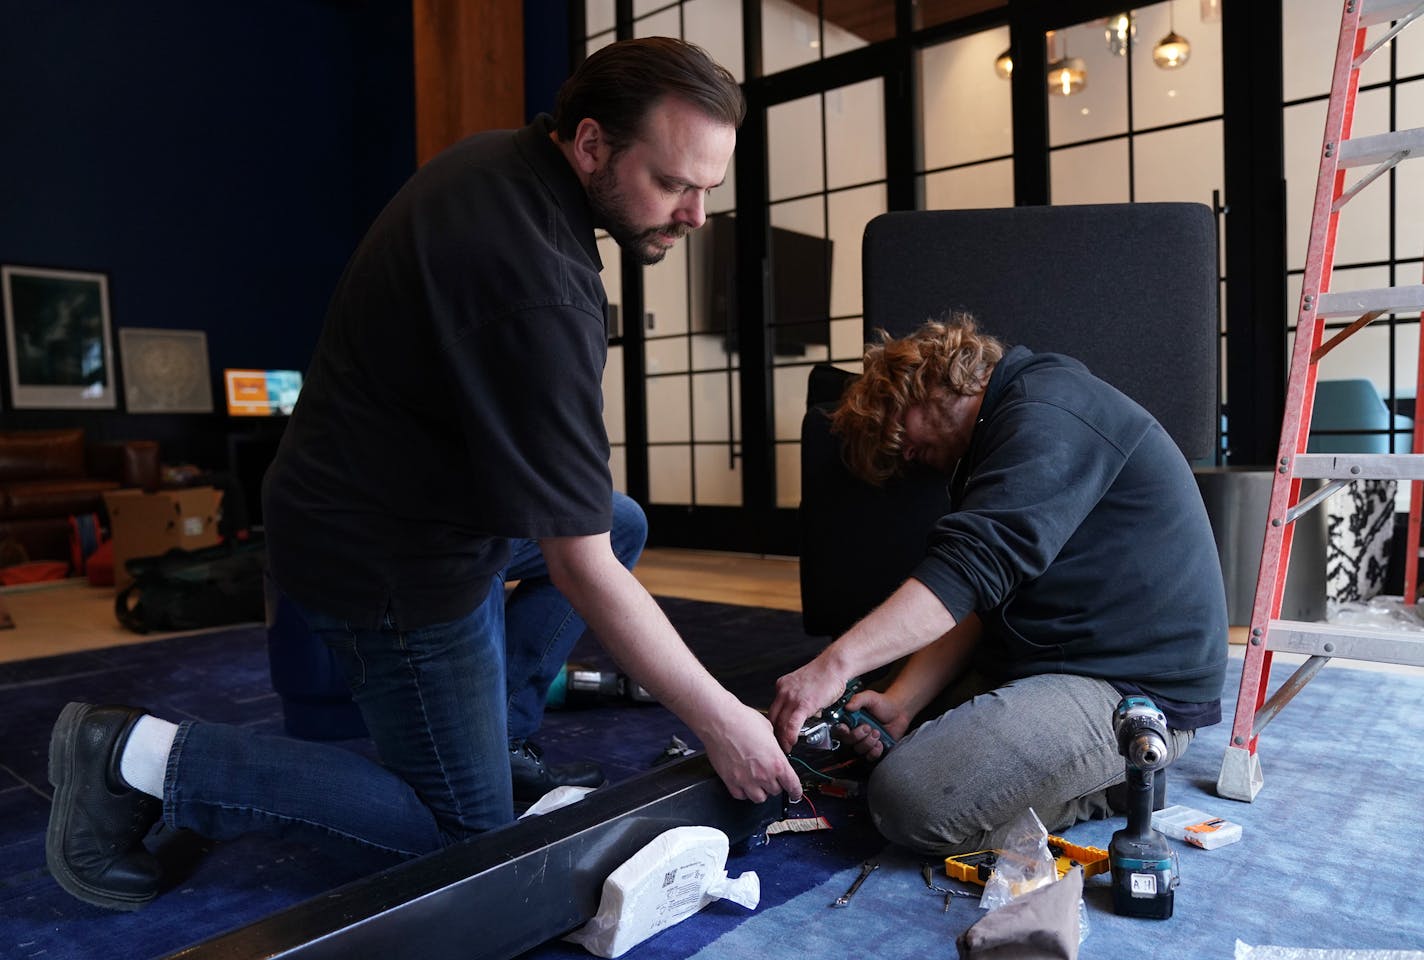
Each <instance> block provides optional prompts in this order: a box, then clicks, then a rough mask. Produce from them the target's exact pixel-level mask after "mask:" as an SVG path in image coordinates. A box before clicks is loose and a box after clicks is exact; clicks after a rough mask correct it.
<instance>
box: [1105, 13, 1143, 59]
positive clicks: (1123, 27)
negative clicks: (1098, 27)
mask: <svg viewBox="0 0 1424 960" xmlns="http://www.w3.org/2000/svg"><path fill="white" fill-rule="evenodd" d="M1103 39H1104V40H1106V41H1107V45H1108V52H1109V53H1111V54H1112V55H1113V56H1115V57H1122V56H1126V55H1127V48H1128V47H1129V46H1131V45H1132V44H1133V43H1134V42H1135V41H1136V40H1137V21H1136V20H1134V19H1133V18H1132V14H1131V13H1117V14H1113V15H1112V16H1111V17H1108V19H1107V25H1106V26H1105V27H1104V28H1103Z"/></svg>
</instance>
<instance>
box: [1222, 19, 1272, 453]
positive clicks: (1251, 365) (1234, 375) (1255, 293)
mask: <svg viewBox="0 0 1424 960" xmlns="http://www.w3.org/2000/svg"><path fill="white" fill-rule="evenodd" d="M1281 7H1282V3H1281V0H1255V2H1252V3H1226V4H1223V5H1222V17H1221V44H1222V113H1223V121H1222V125H1223V131H1222V133H1223V139H1224V149H1225V155H1224V163H1225V174H1226V207H1227V212H1226V276H1227V283H1226V316H1227V323H1228V329H1227V331H1226V383H1227V399H1226V405H1227V423H1226V430H1227V435H1228V439H1229V441H1230V442H1229V446H1230V449H1231V455H1230V457H1229V458H1228V461H1229V462H1230V463H1231V464H1233V465H1243V464H1244V465H1252V464H1263V463H1270V462H1271V461H1273V460H1274V459H1275V454H1276V445H1277V442H1278V440H1279V438H1280V429H1281V418H1282V417H1283V416H1284V411H1285V407H1284V403H1285V395H1286V350H1285V327H1286V324H1285V322H1284V320H1285V318H1286V316H1287V313H1286V279H1285V278H1286V250H1285V223H1286V211H1285V173H1284V156H1285V132H1284V124H1283V120H1282V113H1281V100H1282V80H1281V65H1282V62H1283V56H1284V54H1283V53H1282V41H1281V23H1282V14H1281Z"/></svg>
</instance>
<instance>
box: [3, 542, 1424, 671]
mask: <svg viewBox="0 0 1424 960" xmlns="http://www.w3.org/2000/svg"><path fill="white" fill-rule="evenodd" d="M634 573H635V574H636V575H637V577H638V579H639V580H640V581H641V582H642V583H643V585H644V586H646V587H647V588H648V592H649V593H653V594H656V595H659V596H665V597H684V598H687V599H689V600H708V601H712V602H714V603H735V604H742V605H745V606H754V607H771V608H773V609H777V610H792V611H799V610H800V609H801V583H800V564H799V563H798V562H797V560H796V559H795V558H794V557H765V556H757V555H753V554H741V553H723V552H720V551H713V550H675V549H670V548H666V547H662V548H651V549H648V550H646V551H645V552H644V553H643V559H642V560H641V561H640V562H639V563H638V566H637V568H636V569H635V571H634ZM0 604H3V605H4V607H5V608H8V610H9V613H10V615H11V616H12V618H13V619H14V622H15V626H14V628H13V629H0V663H3V662H8V661H13V660H28V659H30V658H32V657H46V656H53V655H54V654H59V653H71V652H74V651H76V650H95V649H99V648H102V647H110V646H116V645H118V644H124V643H141V642H143V641H145V640H158V639H162V638H163V637H173V636H181V635H182V634H178V633H151V634H146V635H142V636H141V635H139V634H135V633H130V632H129V631H127V630H125V629H123V628H122V627H120V626H119V623H118V620H117V619H116V618H115V616H114V591H113V588H111V587H91V586H89V584H88V583H87V582H85V581H83V580H63V581H58V582H55V583H47V584H36V585H32V586H25V587H6V588H3V589H0ZM190 632H198V633H201V632H203V631H190ZM1246 632H1247V631H1246V628H1245V627H1232V628H1231V637H1230V639H1231V643H1232V644H1233V646H1235V647H1237V655H1238V656H1239V655H1240V645H1243V644H1244V643H1245V641H1246ZM1274 657H1275V658H1276V660H1277V661H1278V662H1279V663H1281V664H1282V665H1285V664H1292V665H1293V664H1298V663H1300V662H1301V661H1302V660H1304V659H1305V658H1304V657H1300V656H1296V655H1294V654H1287V653H1276V654H1274ZM1341 662H1342V663H1348V664H1349V665H1350V666H1353V667H1357V668H1361V669H1366V670H1381V671H1386V672H1390V673H1410V674H1415V675H1424V667H1414V666H1407V665H1401V664H1375V663H1368V662H1365V661H1355V660H1350V661H1341Z"/></svg>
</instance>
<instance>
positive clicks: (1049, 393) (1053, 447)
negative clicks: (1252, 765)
mask: <svg viewBox="0 0 1424 960" xmlns="http://www.w3.org/2000/svg"><path fill="white" fill-rule="evenodd" d="M950 500H951V512H950V513H948V514H946V515H945V516H944V517H943V518H941V519H940V521H939V522H938V523H937V524H936V525H935V527H934V530H933V532H932V535H931V538H930V545H929V549H928V553H927V556H926V557H925V559H924V560H923V561H922V562H921V563H920V564H919V566H918V567H917V568H916V569H915V571H914V574H913V576H914V577H915V578H916V579H918V580H920V581H921V582H922V583H924V584H925V585H926V586H927V587H929V588H930V590H931V591H933V592H934V593H935V595H936V596H937V597H939V599H940V601H941V602H943V603H944V605H945V608H946V609H947V610H949V612H950V613H951V614H953V615H954V617H955V618H956V619H957V620H958V619H962V618H963V617H965V616H966V615H968V614H969V613H970V612H977V613H978V614H979V615H980V618H981V620H982V621H983V623H984V626H985V636H984V640H983V642H982V643H981V645H980V648H979V652H978V664H977V665H978V666H979V668H980V669H982V670H984V671H985V672H986V673H987V674H988V675H990V676H993V677H997V678H1003V679H1012V678H1016V677H1025V676H1032V675H1036V674H1043V673H1071V674H1077V675H1082V676H1091V677H1098V678H1100V679H1104V680H1107V681H1109V682H1111V683H1113V684H1114V685H1115V686H1117V687H1119V689H1122V690H1123V691H1124V692H1129V691H1131V692H1137V691H1141V692H1144V693H1146V694H1147V695H1149V696H1153V697H1155V698H1157V699H1160V700H1163V701H1167V702H1166V703H1163V704H1159V706H1162V707H1163V709H1164V711H1165V712H1167V713H1168V718H1169V720H1171V719H1173V714H1177V715H1178V722H1177V723H1174V724H1173V725H1174V726H1183V727H1190V728H1194V727H1196V726H1199V725H1205V724H1208V723H1215V722H1216V721H1217V720H1218V719H1220V695H1221V689H1222V683H1223V681H1224V679H1225V670H1226V636H1227V616H1226V594H1225V589H1224V587H1223V586H1222V578H1221V566H1220V561H1219V559H1218V557H1217V553H1216V545H1215V540H1214V538H1213V536H1212V531H1211V525H1210V523H1209V522H1208V520H1207V515H1206V509H1205V507H1204V506H1203V504H1202V500H1201V494H1200V493H1199V492H1198V489H1197V486H1196V483H1195V481H1194V479H1193V477H1192V473H1191V468H1190V467H1189V466H1188V465H1187V463H1186V461H1185V460H1184V459H1183V457H1182V454H1181V452H1180V451H1179V450H1178V449H1177V446H1176V444H1174V443H1173V442H1172V439H1171V438H1170V437H1169V436H1168V435H1167V432H1166V431H1165V430H1163V429H1162V427H1161V425H1159V424H1158V423H1157V421H1156V420H1154V419H1153V418H1152V416H1151V415H1150V414H1148V413H1147V411H1145V410H1143V409H1142V408H1141V407H1140V406H1138V405H1137V404H1136V403H1135V402H1133V401H1132V400H1130V399H1129V398H1128V397H1126V396H1125V395H1123V394H1122V393H1120V392H1119V391H1118V390H1116V389H1115V388H1113V387H1112V386H1110V385H1109V384H1107V383H1105V382H1104V381H1102V380H1099V379H1098V378H1097V377H1095V376H1093V375H1092V374H1091V373H1089V372H1088V370H1087V368H1086V367H1084V366H1083V365H1082V364H1081V363H1079V362H1078V361H1076V360H1073V359H1071V358H1069V357H1065V356H1060V355H1057V354H1034V353H1031V352H1030V351H1029V350H1027V349H1025V348H1023V347H1015V348H1013V349H1012V350H1010V351H1009V352H1008V353H1007V354H1006V355H1005V356H1004V358H1003V359H1002V360H1001V361H1000V362H999V364H998V365H997V366H996V367H995V368H994V371H993V374H992V375H991V377H990V380H989V383H988V385H987V387H986V389H985V394H984V400H983V404H982V405H981V407H980V410H979V418H978V421H977V423H976V424H975V427H974V433H973V437H972V439H971V441H970V446H969V450H968V452H967V454H966V455H965V457H964V458H963V459H962V460H961V461H960V463H959V466H958V468H957V470H956V472H955V474H954V477H953V479H952V480H951V483H950ZM1178 706H1180V708H1181V709H1174V708H1175V707H1178ZM1183 714H1185V716H1183Z"/></svg>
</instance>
